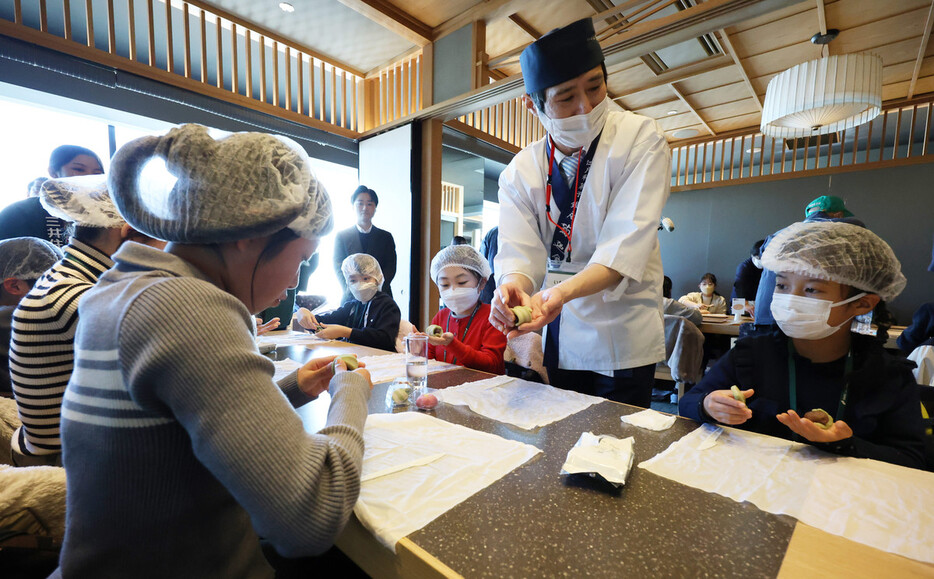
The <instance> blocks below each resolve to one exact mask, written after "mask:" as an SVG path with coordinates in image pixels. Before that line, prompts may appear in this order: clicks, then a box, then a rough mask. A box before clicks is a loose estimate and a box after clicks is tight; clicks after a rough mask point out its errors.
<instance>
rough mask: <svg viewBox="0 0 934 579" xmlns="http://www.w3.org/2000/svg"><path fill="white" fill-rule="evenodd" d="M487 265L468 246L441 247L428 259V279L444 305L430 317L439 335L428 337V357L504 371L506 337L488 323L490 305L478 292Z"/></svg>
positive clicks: (477, 367) (483, 282) (487, 370)
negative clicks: (438, 330)
mask: <svg viewBox="0 0 934 579" xmlns="http://www.w3.org/2000/svg"><path fill="white" fill-rule="evenodd" d="M490 273H491V272H490V264H489V263H488V262H487V260H486V258H484V257H483V256H482V255H480V253H479V252H478V251H477V250H476V249H474V248H473V247H471V246H469V245H451V246H448V247H445V248H444V249H442V250H441V251H439V252H438V254H437V255H435V257H434V259H432V260H431V279H432V280H433V281H434V282H435V283H436V284H438V289H439V290H440V291H441V299H442V300H443V301H444V305H445V306H447V307H444V308H441V311H440V312H438V313H437V314H435V317H434V318H432V320H431V323H432V325H437V326H441V330H442V334H441V335H440V336H429V337H428V357H429V358H432V359H434V360H440V361H442V362H450V363H452V364H458V365H460V366H466V367H467V368H473V369H474V370H482V371H484V372H490V373H492V374H504V373H505V371H506V368H505V364H504V363H503V352H504V351H505V350H506V336H504V335H503V333H502V332H500V331H499V330H497V329H496V328H494V327H493V326H492V325H491V324H490V305H489V304H484V303H481V302H480V291H481V290H482V289H483V285H484V284H485V283H486V280H488V279H489V278H490Z"/></svg>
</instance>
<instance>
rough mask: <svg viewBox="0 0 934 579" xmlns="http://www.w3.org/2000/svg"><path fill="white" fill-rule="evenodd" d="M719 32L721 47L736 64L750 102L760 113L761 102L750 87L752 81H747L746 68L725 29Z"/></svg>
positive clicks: (754, 90) (753, 88)
mask: <svg viewBox="0 0 934 579" xmlns="http://www.w3.org/2000/svg"><path fill="white" fill-rule="evenodd" d="M719 32H720V41H721V42H722V43H723V46H725V47H726V49H727V50H728V51H729V52H730V57H731V58H732V59H733V62H734V63H736V68H738V69H739V74H740V76H742V77H743V83H744V84H745V85H746V88H747V89H749V94H750V95H752V100H754V101H755V102H756V107H757V108H758V109H759V112H760V113H761V112H762V101H760V100H759V95H758V94H757V93H756V89H755V87H753V86H752V81H750V80H749V75H748V74H746V67H744V66H743V61H742V60H740V58H739V54H737V53H736V49H735V48H734V47H733V43H732V42H730V37H729V35H728V34H727V33H726V29H725V28H721V29H720V30H719Z"/></svg>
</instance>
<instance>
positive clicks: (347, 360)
mask: <svg viewBox="0 0 934 579" xmlns="http://www.w3.org/2000/svg"><path fill="white" fill-rule="evenodd" d="M338 358H340V359H341V360H343V361H344V365H345V366H347V369H348V370H351V371H353V370H356V369H357V368H359V367H360V362H358V361H357V357H356V356H354V355H353V354H342V355H340V356H338Z"/></svg>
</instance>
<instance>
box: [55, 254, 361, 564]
mask: <svg viewBox="0 0 934 579" xmlns="http://www.w3.org/2000/svg"><path fill="white" fill-rule="evenodd" d="M114 259H115V260H116V266H115V267H114V268H113V269H111V270H110V271H108V272H107V273H105V274H104V275H103V276H102V277H101V279H100V282H99V283H98V284H97V285H96V286H95V287H94V288H93V289H91V290H90V291H89V292H88V293H87V294H85V296H84V298H83V299H82V302H81V324H80V326H79V328H78V334H77V338H76V340H75V351H76V359H75V372H74V374H73V375H72V378H71V382H70V383H69V385H68V389H67V391H66V393H65V401H64V404H63V408H62V438H63V442H64V455H63V456H64V463H65V472H66V475H67V478H68V481H67V482H68V485H67V486H68V499H67V512H68V517H67V522H66V530H65V542H64V545H63V547H62V554H61V559H60V568H59V569H58V571H57V572H56V573H55V574H53V577H134V578H145V577H173V578H184V577H198V578H211V577H218V578H221V577H224V578H226V577H270V576H272V569H271V568H270V567H269V566H268V564H267V563H266V560H265V558H264V556H263V554H262V551H261V549H260V546H259V541H258V538H257V535H259V536H262V537H264V538H265V539H266V540H268V541H269V542H270V543H272V544H273V545H274V546H275V548H276V549H277V551H278V552H279V553H281V554H282V555H285V556H288V557H295V556H303V555H310V554H314V553H320V552H322V551H323V550H325V549H327V548H328V547H329V546H330V545H331V543H332V542H333V540H334V538H335V537H336V535H337V533H338V532H339V531H340V529H341V528H342V526H343V525H344V524H345V523H346V522H347V519H348V518H349V517H350V514H351V512H352V510H353V506H354V503H355V502H356V500H357V495H358V493H359V488H360V471H361V468H362V461H363V424H364V421H365V419H366V410H367V397H368V396H369V392H370V388H369V384H368V383H367V381H366V379H364V378H363V377H362V376H360V375H358V374H354V373H350V372H343V373H341V374H338V375H337V376H335V377H334V378H332V379H331V382H330V387H329V392H330V396H331V406H330V409H329V411H328V419H327V424H326V426H325V428H324V429H322V430H321V431H320V432H318V433H314V434H312V433H308V432H305V430H304V428H303V425H302V421H301V419H300V418H299V416H298V415H297V414H296V412H295V411H294V409H293V406H294V405H296V404H298V403H301V402H307V401H308V399H307V398H306V397H305V396H304V395H303V394H302V393H301V391H300V390H298V388H297V383H296V376H295V374H294V373H293V374H292V375H291V376H289V377H287V378H286V379H285V380H284V381H283V383H281V384H279V388H277V387H276V384H275V383H274V382H273V381H272V375H273V369H274V368H273V364H272V362H271V361H270V360H269V359H268V358H266V357H264V356H261V355H260V354H259V352H258V350H257V348H256V343H255V340H254V336H253V331H254V330H253V328H254V326H253V318H252V316H251V315H250V312H249V311H247V309H246V308H245V307H244V305H243V304H242V303H241V302H240V301H239V300H237V299H236V298H235V297H234V296H232V295H231V294H229V293H227V292H225V291H223V290H221V289H220V288H218V287H216V286H214V285H213V284H211V283H210V282H209V281H208V280H207V278H205V276H204V275H203V274H201V273H200V272H199V271H198V270H197V269H195V268H194V267H192V266H191V265H190V264H188V263H187V262H185V261H183V260H182V259H180V258H178V257H176V256H174V255H172V254H170V253H164V252H161V251H158V250H156V249H153V248H150V247H146V246H143V245H139V244H136V243H125V244H124V245H123V246H122V247H121V248H120V250H119V251H118V252H117V253H116V254H114ZM202 320H210V324H203V323H199V322H200V321H202ZM280 388H281V390H280ZM283 394H285V395H283ZM290 402H291V405H290Z"/></svg>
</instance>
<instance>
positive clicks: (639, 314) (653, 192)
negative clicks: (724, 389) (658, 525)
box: [490, 18, 671, 407]
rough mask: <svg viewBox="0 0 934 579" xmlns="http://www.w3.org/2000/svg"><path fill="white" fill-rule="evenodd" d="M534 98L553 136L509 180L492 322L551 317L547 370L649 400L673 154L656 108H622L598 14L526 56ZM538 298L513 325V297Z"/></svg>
mask: <svg viewBox="0 0 934 579" xmlns="http://www.w3.org/2000/svg"><path fill="white" fill-rule="evenodd" d="M521 65H522V74H523V76H524V81H525V89H526V93H527V94H526V96H525V97H524V100H525V104H526V106H527V107H529V109H531V110H533V111H534V112H536V113H537V114H538V117H539V119H540V120H541V121H542V124H543V125H544V127H545V129H546V130H547V132H548V135H547V136H546V137H545V138H544V139H542V140H540V141H537V142H535V143H532V144H531V145H529V146H528V147H526V148H525V149H523V150H522V151H520V152H519V154H517V155H516V157H515V158H514V159H513V160H512V162H511V163H510V164H509V166H508V167H506V170H505V171H503V173H502V175H501V176H500V179H499V203H500V221H499V252H498V253H497V255H496V260H495V268H494V269H495V271H496V273H497V275H498V284H499V285H498V287H497V288H496V292H495V295H494V298H493V303H492V306H493V308H492V310H491V314H490V321H491V323H492V324H493V325H494V326H496V327H497V328H499V329H500V330H502V331H504V332H506V333H507V335H509V336H510V337H512V336H514V335H517V334H519V333H522V332H529V331H534V330H538V329H540V328H546V326H547V328H546V329H545V339H544V344H545V366H546V367H547V368H548V375H549V379H550V381H551V383H552V384H553V385H555V386H558V387H561V388H566V389H572V390H576V391H579V392H584V393H587V394H593V395H597V396H603V397H606V398H609V399H611V400H616V401H619V402H626V403H630V404H635V405H639V406H644V407H648V406H649V404H650V402H651V392H652V384H653V382H654V373H655V364H656V363H657V362H659V361H661V360H663V359H664V358H665V344H664V324H663V317H662V316H663V315H662V310H661V305H660V304H661V300H662V279H663V277H664V276H663V274H662V262H661V257H660V254H659V246H658V233H657V232H658V223H659V219H660V217H661V211H662V207H663V206H664V205H665V201H666V200H667V199H668V194H669V185H670V175H671V154H670V151H669V148H668V143H667V141H666V140H665V136H664V135H663V134H662V131H661V130H660V129H659V127H658V125H657V124H656V123H655V121H653V120H652V119H649V118H646V117H643V116H639V115H636V114H633V113H631V112H628V111H619V110H610V109H611V108H613V109H615V108H618V107H615V105H611V103H610V101H609V99H608V98H607V88H606V67H605V65H604V62H603V52H602V50H601V49H600V44H599V43H598V42H597V39H596V37H595V34H594V28H593V22H592V21H591V20H590V19H589V18H585V19H583V20H580V21H577V22H574V23H572V24H569V25H568V26H566V27H564V28H560V29H557V30H554V31H552V32H550V33H548V34H546V35H545V36H543V37H541V38H540V39H539V40H537V41H536V42H534V43H533V44H531V45H530V46H528V47H527V48H526V49H525V50H524V51H523V52H522V56H521ZM518 305H527V306H530V307H531V308H532V321H531V322H529V323H526V324H522V325H521V326H519V327H516V326H515V321H514V320H515V318H514V316H513V314H512V313H511V311H510V308H511V307H514V306H518Z"/></svg>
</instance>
